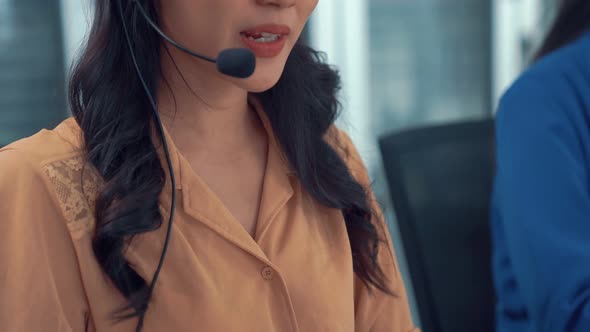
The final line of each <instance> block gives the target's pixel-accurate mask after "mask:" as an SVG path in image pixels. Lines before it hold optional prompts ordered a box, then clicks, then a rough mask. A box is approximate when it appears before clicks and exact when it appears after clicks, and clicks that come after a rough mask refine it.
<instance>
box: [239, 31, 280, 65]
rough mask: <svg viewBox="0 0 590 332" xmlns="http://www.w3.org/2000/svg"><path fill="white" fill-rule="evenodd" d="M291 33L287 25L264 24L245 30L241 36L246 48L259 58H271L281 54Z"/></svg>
mask: <svg viewBox="0 0 590 332" xmlns="http://www.w3.org/2000/svg"><path fill="white" fill-rule="evenodd" d="M290 32H291V29H290V28H289V27H288V26H286V25H279V24H264V25H259V26H256V27H254V28H251V29H248V30H244V31H242V32H241V33H240V35H241V37H242V41H243V42H244V44H245V45H246V47H248V48H249V49H250V50H252V52H254V54H255V55H256V56H257V57H261V58H271V57H275V56H277V55H279V54H280V53H281V51H282V50H283V48H284V47H285V40H286V36H287V35H288V34H289V33H290Z"/></svg>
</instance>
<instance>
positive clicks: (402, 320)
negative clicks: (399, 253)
mask: <svg viewBox="0 0 590 332" xmlns="http://www.w3.org/2000/svg"><path fill="white" fill-rule="evenodd" d="M337 140H338V142H339V145H340V146H341V147H342V148H343V150H344V151H343V154H344V156H345V160H346V162H347V164H348V167H349V169H350V171H351V173H352V175H353V176H354V177H355V179H356V180H357V181H359V183H360V184H361V185H362V186H364V187H365V189H366V191H367V194H368V195H369V200H370V202H371V207H372V209H373V211H374V212H375V213H376V214H377V216H378V218H377V220H376V225H375V226H376V227H377V230H378V231H379V232H380V233H381V234H380V238H382V239H384V240H385V241H384V242H383V243H382V244H381V247H380V248H379V255H378V258H377V260H378V262H379V265H380V266H381V268H382V269H383V272H384V274H385V277H386V283H387V285H388V286H389V288H390V289H391V290H392V291H393V293H394V294H395V295H393V296H391V295H388V294H385V293H383V292H381V291H379V290H377V289H372V290H371V291H369V290H368V289H367V287H366V286H365V284H364V283H363V282H362V281H361V280H360V279H359V278H358V277H356V276H355V322H356V323H355V325H356V326H355V331H357V332H377V331H390V332H417V331H418V329H417V328H416V327H415V326H414V323H413V322H412V317H411V314H410V308H409V305H408V300H407V295H406V289H405V286H404V283H403V280H402V276H401V274H400V272H399V266H398V263H397V260H396V258H395V251H394V249H393V245H392V240H391V236H390V233H389V230H388V228H387V224H386V222H385V219H384V216H383V214H382V212H381V208H380V207H379V204H378V203H377V201H376V199H375V196H374V194H373V191H372V189H371V181H370V178H369V175H368V173H367V170H366V168H365V166H364V164H363V162H362V159H361V157H360V155H359V153H358V151H357V149H356V147H355V146H354V144H353V143H352V141H351V139H350V137H349V136H348V135H347V134H346V133H345V132H343V131H341V130H338V139H337Z"/></svg>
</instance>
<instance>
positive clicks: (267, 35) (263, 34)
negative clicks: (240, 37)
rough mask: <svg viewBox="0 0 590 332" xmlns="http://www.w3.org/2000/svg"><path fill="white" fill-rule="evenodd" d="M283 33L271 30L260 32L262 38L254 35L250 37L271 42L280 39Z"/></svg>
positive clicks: (262, 41) (261, 41) (249, 37)
mask: <svg viewBox="0 0 590 332" xmlns="http://www.w3.org/2000/svg"><path fill="white" fill-rule="evenodd" d="M280 36H281V35H279V34H274V33H270V32H261V33H260V38H254V37H252V36H248V39H250V40H254V41H257V42H260V43H264V42H271V41H275V40H277V39H279V37H280Z"/></svg>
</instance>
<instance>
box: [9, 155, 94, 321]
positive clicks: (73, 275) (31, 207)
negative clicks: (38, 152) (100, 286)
mask: <svg viewBox="0 0 590 332" xmlns="http://www.w3.org/2000/svg"><path fill="white" fill-rule="evenodd" d="M31 159H33V158H31V157H30V156H29V154H28V153H25V152H23V151H20V150H17V149H13V148H4V149H2V150H0V290H2V296H1V297H0V331H32V332H33V331H56V332H70V331H84V330H85V326H86V321H87V317H88V312H87V309H86V308H87V305H86V303H85V302H86V301H85V296H84V292H83V288H82V283H81V280H80V273H79V269H78V265H77V260H76V255H75V252H74V248H73V243H72V240H71V237H70V234H69V231H68V229H67V227H66V225H65V223H64V222H63V217H62V216H61V214H60V210H59V208H57V207H56V205H55V204H54V202H55V197H54V196H52V195H54V194H53V193H52V192H50V191H49V190H48V186H46V183H45V179H44V177H43V175H42V172H41V171H40V167H38V166H37V165H35V162H32V161H31Z"/></svg>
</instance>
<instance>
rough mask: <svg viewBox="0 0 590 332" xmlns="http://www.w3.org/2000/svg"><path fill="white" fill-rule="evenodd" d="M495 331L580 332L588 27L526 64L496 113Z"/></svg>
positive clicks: (587, 279)
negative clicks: (555, 48) (568, 42)
mask: <svg viewBox="0 0 590 332" xmlns="http://www.w3.org/2000/svg"><path fill="white" fill-rule="evenodd" d="M496 130H497V141H496V143H497V175H496V180H495V189H494V194H493V201H492V212H491V214H492V236H493V245H494V257H493V268H494V283H495V288H496V293H497V296H498V303H497V331H498V332H513V331H514V332H533V331H534V332H537V331H540V332H561V331H563V332H565V331H567V332H590V33H588V34H586V35H584V36H583V37H581V38H579V39H578V40H576V41H574V42H573V43H571V44H569V45H567V46H565V47H563V48H561V49H559V50H557V51H555V52H553V53H552V54H550V55H548V56H546V57H545V58H543V59H541V60H540V61H538V62H537V63H536V64H534V65H533V66H532V67H531V68H530V69H529V70H527V71H526V72H525V73H524V74H523V75H522V76H521V77H520V78H519V79H518V80H517V81H516V83H515V84H514V85H513V86H512V87H511V88H510V89H509V90H508V92H507V93H506V94H505V95H504V97H503V98H502V100H501V102H500V109H499V111H498V115H497V119H496Z"/></svg>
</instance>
